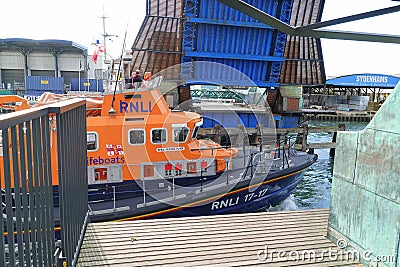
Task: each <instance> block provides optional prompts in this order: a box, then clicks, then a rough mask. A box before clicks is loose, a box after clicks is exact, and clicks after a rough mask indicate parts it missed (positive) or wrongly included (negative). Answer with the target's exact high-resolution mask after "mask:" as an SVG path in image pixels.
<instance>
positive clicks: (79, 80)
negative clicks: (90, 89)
mask: <svg viewBox="0 0 400 267" xmlns="http://www.w3.org/2000/svg"><path fill="white" fill-rule="evenodd" d="M81 65H82V63H81V60H79V73H78V91H81Z"/></svg>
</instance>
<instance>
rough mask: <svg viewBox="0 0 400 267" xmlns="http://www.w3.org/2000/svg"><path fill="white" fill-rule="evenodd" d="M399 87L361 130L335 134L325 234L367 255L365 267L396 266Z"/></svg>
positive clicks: (399, 256)
mask: <svg viewBox="0 0 400 267" xmlns="http://www.w3.org/2000/svg"><path fill="white" fill-rule="evenodd" d="M399 104H400V83H399V84H397V86H396V88H395V89H394V92H393V94H391V95H390V96H389V98H388V99H387V100H386V101H385V103H384V104H383V105H382V107H381V108H380V110H379V111H378V112H377V114H376V115H375V116H374V118H373V119H372V120H371V122H370V123H369V124H368V125H367V126H366V128H365V129H364V130H363V131H360V132H339V133H338V134H337V148H336V155H335V164H334V169H333V184H332V193H331V209H330V215H329V228H328V236H329V238H330V239H331V240H333V241H335V240H339V239H340V240H344V241H345V242H346V246H348V249H349V250H355V251H357V252H358V253H360V254H363V255H366V256H367V257H364V259H363V263H364V264H366V265H367V266H400V249H399V247H400V194H399V192H400V169H399V166H400V161H399V156H398V154H399V150H400V145H399V140H400V124H399V121H400V115H399V112H398V111H397V109H396V108H394V107H397V106H399Z"/></svg>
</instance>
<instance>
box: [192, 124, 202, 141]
mask: <svg viewBox="0 0 400 267" xmlns="http://www.w3.org/2000/svg"><path fill="white" fill-rule="evenodd" d="M199 128H200V126H196V127H194V129H193V133H192V139H195V138H196V137H197V132H198V131H199Z"/></svg>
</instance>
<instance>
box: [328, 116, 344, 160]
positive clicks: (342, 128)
mask: <svg viewBox="0 0 400 267" xmlns="http://www.w3.org/2000/svg"><path fill="white" fill-rule="evenodd" d="M338 131H346V125H345V124H344V123H339V125H338ZM336 136H337V131H335V132H334V133H333V137H332V143H336ZM329 156H331V157H332V158H334V157H335V148H331V149H330V150H329Z"/></svg>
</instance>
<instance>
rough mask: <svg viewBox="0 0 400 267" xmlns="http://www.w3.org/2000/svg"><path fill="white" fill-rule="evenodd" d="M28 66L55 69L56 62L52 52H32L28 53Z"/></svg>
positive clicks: (39, 68)
mask: <svg viewBox="0 0 400 267" xmlns="http://www.w3.org/2000/svg"><path fill="white" fill-rule="evenodd" d="M28 68H29V69H31V70H54V69H55V68H56V62H55V59H54V56H53V55H52V54H49V53H30V54H28Z"/></svg>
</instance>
